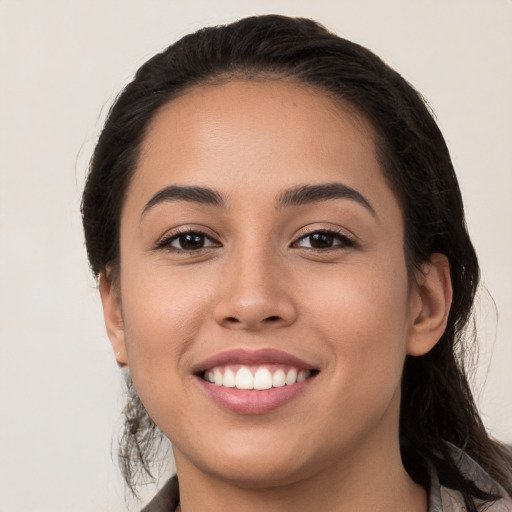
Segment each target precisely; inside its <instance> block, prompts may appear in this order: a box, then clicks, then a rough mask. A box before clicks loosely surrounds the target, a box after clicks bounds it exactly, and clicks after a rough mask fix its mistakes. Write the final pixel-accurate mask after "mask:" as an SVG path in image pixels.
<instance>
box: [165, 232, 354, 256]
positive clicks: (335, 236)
mask: <svg viewBox="0 0 512 512" xmlns="http://www.w3.org/2000/svg"><path fill="white" fill-rule="evenodd" d="M191 235H194V236H196V237H200V238H201V241H202V244H203V245H202V246H201V247H198V248H195V249H185V248H183V247H173V246H172V243H173V242H175V241H176V240H179V239H180V238H181V237H186V236H191ZM315 235H321V236H323V237H326V236H327V237H332V238H331V239H330V241H331V242H333V243H334V242H336V241H338V242H339V243H338V244H335V245H331V246H330V247H302V248H303V249H308V250H313V251H316V252H327V251H330V250H343V249H348V248H350V247H355V246H356V242H355V241H354V240H353V239H351V238H350V237H348V236H347V235H346V234H345V233H343V232H341V231H337V230H333V229H317V230H315V231H311V232H309V233H306V234H304V235H302V236H300V237H299V238H297V240H295V241H294V242H293V243H292V244H291V245H290V247H292V248H297V249H299V248H301V247H300V246H299V243H300V242H301V241H304V240H307V239H308V238H309V239H311V237H314V236H315ZM206 240H208V241H209V242H210V245H207V246H204V243H205V241H206ZM310 243H311V240H310ZM210 247H222V244H221V243H220V242H217V241H216V240H215V239H214V238H212V237H211V236H209V235H208V234H206V233H205V232H204V231H201V230H198V229H184V230H183V231H179V232H177V233H173V234H172V235H169V236H167V237H165V238H164V239H162V240H161V241H159V242H158V243H157V244H156V249H166V250H169V251H176V252H183V253H185V252H186V253H189V254H192V253H197V252H199V251H201V250H203V249H208V248H210Z"/></svg>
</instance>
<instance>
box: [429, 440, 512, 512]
mask: <svg viewBox="0 0 512 512" xmlns="http://www.w3.org/2000/svg"><path fill="white" fill-rule="evenodd" d="M450 448H451V451H452V454H453V457H454V460H455V461H456V463H457V465H458V466H459V468H460V470H461V472H462V473H463V474H464V475H465V476H466V477H467V478H468V479H471V480H472V481H473V482H474V483H475V484H476V485H477V487H479V488H480V489H481V490H483V491H485V492H489V493H491V494H496V495H498V496H499V498H498V499H497V500H495V501H493V502H489V503H486V504H485V505H484V504H483V503H482V502H480V503H478V502H477V503H476V505H477V507H478V505H479V504H480V505H481V507H480V508H479V510H480V509H481V510H482V511H485V512H512V497H510V495H509V494H508V493H507V492H506V491H505V489H503V487H501V485H499V484H498V483H497V482H496V481H494V480H493V479H492V478H491V477H490V476H489V474H488V473H487V472H486V471H485V470H484V469H483V468H482V467H481V466H480V465H479V464H478V463H477V462H475V461H474V460H473V459H472V458H471V457H470V456H469V455H468V454H466V453H464V452H463V451H462V450H460V449H459V448H457V447H456V446H453V445H450ZM430 478H431V489H430V508H429V512H466V510H467V509H466V506H465V503H464V498H463V497H462V494H461V493H460V492H459V491H456V490H454V489H450V488H448V487H445V486H443V485H442V484H441V483H440V482H439V478H438V476H437V474H436V472H435V470H433V469H432V468H431V471H430Z"/></svg>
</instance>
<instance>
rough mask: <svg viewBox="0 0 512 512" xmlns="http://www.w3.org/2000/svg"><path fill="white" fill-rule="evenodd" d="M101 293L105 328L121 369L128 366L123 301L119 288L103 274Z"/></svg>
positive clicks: (101, 276)
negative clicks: (122, 309)
mask: <svg viewBox="0 0 512 512" xmlns="http://www.w3.org/2000/svg"><path fill="white" fill-rule="evenodd" d="M99 291H100V296H101V303H102V305H103V317H104V319H105V327H106V328H107V334H108V337H109V339H110V343H111V344H112V348H113V350H114V354H115V355H116V361H117V364H118V366H119V367H121V368H122V367H124V366H127V365H128V357H127V354H126V345H125V339H124V324H123V317H122V314H121V300H120V297H119V291H118V290H117V287H116V286H115V285H114V284H113V283H112V280H111V279H110V278H109V277H107V275H106V274H105V273H104V272H102V273H101V274H100V276H99Z"/></svg>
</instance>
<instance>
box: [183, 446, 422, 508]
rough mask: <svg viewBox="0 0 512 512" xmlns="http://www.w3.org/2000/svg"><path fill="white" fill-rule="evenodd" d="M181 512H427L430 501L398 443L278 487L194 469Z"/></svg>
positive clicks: (186, 483) (185, 475)
mask: <svg viewBox="0 0 512 512" xmlns="http://www.w3.org/2000/svg"><path fill="white" fill-rule="evenodd" d="M176 455H177V457H176V463H177V467H178V474H179V477H180V496H181V499H180V501H181V509H180V510H181V512H195V511H197V510H209V511H210V512H225V511H226V510H237V511H239V512H260V511H261V510H265V511H266V512H288V511H290V512H292V511H293V512H312V511H315V512H316V511H317V510H326V511H333V512H334V511H336V512H348V511H351V512H352V511H354V510H357V511H358V512H395V511H396V510H407V511H408V512H426V511H427V495H426V491H425V489H424V488H423V487H421V486H419V485H418V484H416V483H415V482H413V481H412V480H411V478H410V477H409V475H408V474H407V472H406V471H405V469H404V467H403V465H402V461H401V458H400V451H399V446H398V439H397V440H396V443H383V442H382V439H380V440H379V443H377V445H375V444H373V443H372V444H371V446H368V448H367V450H361V449H359V450H357V453H355V451H354V453H348V454H346V456H345V457H343V459H342V460H340V461H339V462H338V463H337V464H336V465H335V466H330V467H325V468H322V471H318V472H316V473H313V474H310V473H307V472H305V473H304V475H303V478H297V479H295V480H293V481H291V482H288V483H284V484H281V485H276V486H266V487H256V486H255V485H254V484H252V485H251V484H245V483H243V484H241V483H233V482H231V481H226V480H223V479H219V478H218V477H217V476H212V475H210V474H206V473H204V472H201V471H200V470H198V469H197V468H195V467H193V466H189V467H187V468H186V469H185V468H183V469H184V470H185V471H180V469H181V468H180V466H181V465H182V464H181V462H182V460H181V457H180V456H179V455H178V454H176Z"/></svg>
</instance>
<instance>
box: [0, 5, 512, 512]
mask: <svg viewBox="0 0 512 512" xmlns="http://www.w3.org/2000/svg"><path fill="white" fill-rule="evenodd" d="M270 12H278V13H283V14H290V15H295V16H307V17H312V18H315V19H317V20H319V21H320V22H322V23H324V24H325V25H326V26H327V27H328V28H330V29H332V30H334V31H335V32H337V33H338V34H339V35H342V36H345V37H348V38H349V39H353V40H355V41H357V42H359V43H361V44H363V45H365V46H368V47H369V48H371V49H373V50H374V51H375V52H376V53H377V54H379V55H380V56H381V57H383V58H384V59H385V60H386V61H387V62H388V63H389V64H391V65H392V66H393V67H395V68H397V69H398V70H399V71H400V72H401V73H402V74H403V75H404V76H405V77H406V78H407V79H408V80H409V81H411V82H412V83H413V84H414V85H415V86H416V87H417V88H418V89H419V90H420V91H421V92H422V93H423V94H424V95H425V96H426V98H427V99H428V101H429V103H430V105H431V106H432V108H433V110H434V111H435V113H436V115H437V118H438V120H439V123H440V126H441V128H442V130H443V132H444V134H445V137H446V139H447V141H448V145H449V147H450V148H451V152H452V155H453V159H454V162H455V167H456V169H457V172H458V176H459V179H460V184H461V188H462V192H463V196H464V199H465V204H466V209H467V217H468V225H469V230H470V233H471V235H472V237H473V240H474V243H475V245H476V248H477V251H478V253H479V256H480V260H481V266H482V273H483V281H484V283H485V285H486V287H487V288H488V290H489V292H490V294H491V295H492V297H493V298H494V301H495V303H496V306H497V310H498V311H499V320H498V321H496V311H495V309H494V306H493V303H492V300H491V299H490V298H489V296H488V295H487V294H485V293H483V294H482V295H481V297H480V299H479V307H478V311H479V314H478V317H479V319H478V320H479V329H480V331H479V332H480V338H481V340H480V345H481V357H480V366H479V371H478V372H477V375H476V378H475V392H476V396H477V397H478V403H479V405H480V408H481V411H482V414H483V417H484V421H485V423H486V425H487V427H488V428H489V429H490V430H491V432H492V433H493V434H494V435H495V436H497V437H498V438H500V439H502V440H504V441H507V442H512V407H511V399H510V395H511V393H510V392H511V390H512V372H511V371H510V368H511V364H512V344H511V339H512V336H511V335H512V315H511V311H512V272H511V269H510V265H511V262H512V234H511V233H512V230H511V221H512V200H511V199H510V195H511V191H512V94H511V91H512V2H511V1H510V0H485V1H484V0H479V1H476V0H459V1H455V0H431V1H428V2H427V1H420V0H418V1H414V2H411V1H410V0H401V1H398V0H386V1H385V2H384V1H381V0H373V1H356V0H353V1H350V0H347V1H343V0H338V1H327V0H310V1H301V0H295V1H275V0H274V1H270V0H269V1H266V0H257V1H235V0H215V1H198V0H189V1H171V0H167V1H164V0H145V1H142V0H138V1H135V0H120V1H108V0H77V1H72V0H62V1H56V0H46V1H45V2H40V1H37V0H35V1H27V0H3V1H2V0H0V62H1V79H0V116H1V122H0V164H1V167H0V169H1V170H0V172H1V181H0V259H1V261H0V286H1V288H0V289H1V292H0V293H1V294H0V340H1V341H0V343H1V351H0V411H1V414H2V418H1V421H0V511H3V512H25V511H28V512H35V511H37V512H44V511H50V510H51V511H52V512H59V511H66V512H69V511H73V512H82V511H84V512H85V511H87V512H90V511H91V510H95V511H100V512H102V511H112V512H115V511H122V510H126V509H127V504H125V501H124V496H123V493H124V491H123V486H122V483H121V480H120V477H119V473H118V470H117V467H116V465H115V463H114V462H113V461H112V456H111V449H112V439H115V438H116V435H117V433H116V432H117V429H118V427H119V414H120V410H121V407H122V404H123V398H122V379H121V376H120V374H119V370H118V369H117V367H116V365H115V363H114V358H113V355H112V353H111V349H110V345H109V343H108V340H107V337H106V335H105V332H104V327H103V320H102V315H101V310H100V301H99V297H98V295H97V291H96V289H95V282H94V280H93V279H92V277H91V276H90V273H89V271H88V266H87V262H86V257H85V251H84V247H83V237H82V232H81V221H80V214H79V203H80V194H81V190H82V187H83V182H84V176H85V173H86V169H87V161H88V158H89V157H90V154H91V151H92V148H93V146H94V142H95V140H96V137H97V136H98V133H99V130H100V128H101V123H102V120H103V119H104V116H105V113H106V111H107V109H108V107H109V106H110V104H111V102H112V100H113V98H114V97H115V95H116V94H117V92H118V91H119V90H120V89H121V88H122V87H123V85H125V84H126V83H127V82H128V80H129V79H130V77H131V76H132V75H133V73H134V72H135V70H136V69H137V68H138V67H139V65H140V64H142V63H143V62H144V61H145V60H146V59H147V58H149V57H150V56H151V55H153V54H154V53H155V52H157V51H158V50H160V49H163V48H164V47H165V46H167V45H168V44H170V43H172V42H173V41H175V40H176V39H177V38H179V37H181V36H182V35H184V34H186V33H188V32H190V31H192V30H195V29H197V28H200V27H201V26H204V25H210V24H217V23H223V22H228V21H232V20H234V19H236V18H239V17H242V16H245V15H250V14H262V13H270ZM484 384H485V387H484ZM149 492H151V489H148V493H149ZM129 506H130V509H131V510H137V503H136V502H133V501H132V502H130V505H129ZM139 508H140V507H139Z"/></svg>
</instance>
